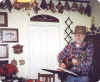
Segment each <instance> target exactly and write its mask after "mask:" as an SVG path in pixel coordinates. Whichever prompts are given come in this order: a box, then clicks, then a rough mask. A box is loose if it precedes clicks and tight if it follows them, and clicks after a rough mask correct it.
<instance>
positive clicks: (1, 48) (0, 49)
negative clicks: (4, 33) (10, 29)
mask: <svg viewBox="0 0 100 82" xmlns="http://www.w3.org/2000/svg"><path fill="white" fill-rule="evenodd" d="M0 58H8V44H0Z"/></svg>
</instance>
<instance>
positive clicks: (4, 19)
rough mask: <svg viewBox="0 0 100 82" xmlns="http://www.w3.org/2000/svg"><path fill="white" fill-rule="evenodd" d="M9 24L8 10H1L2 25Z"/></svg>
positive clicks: (0, 22) (0, 25)
mask: <svg viewBox="0 0 100 82" xmlns="http://www.w3.org/2000/svg"><path fill="white" fill-rule="evenodd" d="M7 26H8V14H7V12H0V27H7Z"/></svg>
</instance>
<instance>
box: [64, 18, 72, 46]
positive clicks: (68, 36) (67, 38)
mask: <svg viewBox="0 0 100 82" xmlns="http://www.w3.org/2000/svg"><path fill="white" fill-rule="evenodd" d="M72 23H73V22H72V20H71V19H70V17H68V18H67V20H66V21H65V24H66V28H65V38H64V39H65V41H66V42H67V44H69V43H70V42H71V41H72V37H71V34H72V32H73V31H72V29H71V25H72Z"/></svg>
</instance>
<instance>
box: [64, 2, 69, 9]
mask: <svg viewBox="0 0 100 82" xmlns="http://www.w3.org/2000/svg"><path fill="white" fill-rule="evenodd" d="M64 9H65V10H66V11H68V10H70V5H69V3H68V1H66V2H65V5H64Z"/></svg>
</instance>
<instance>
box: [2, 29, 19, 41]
mask: <svg viewBox="0 0 100 82" xmlns="http://www.w3.org/2000/svg"><path fill="white" fill-rule="evenodd" d="M1 40H2V42H18V29H2V33H1Z"/></svg>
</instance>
